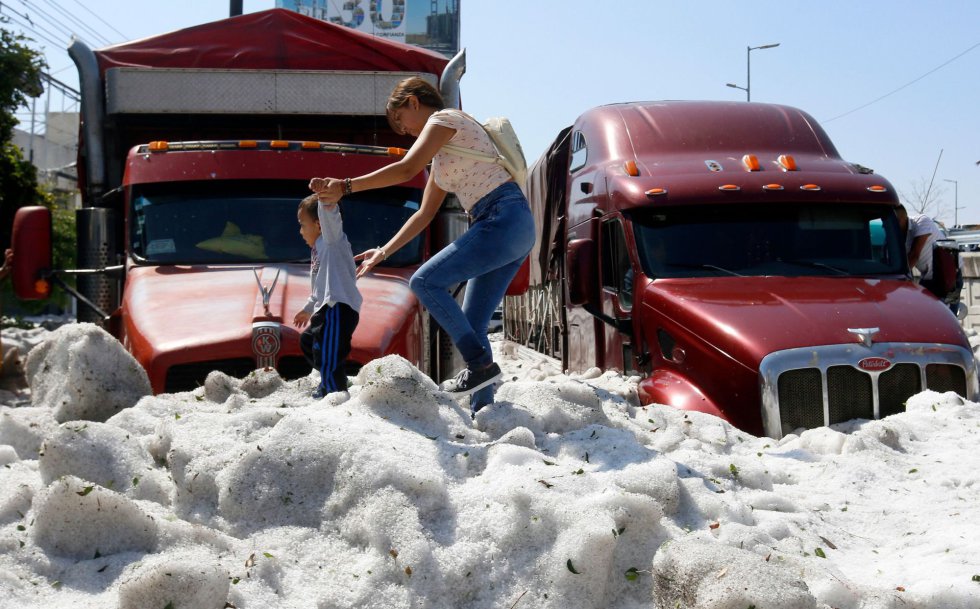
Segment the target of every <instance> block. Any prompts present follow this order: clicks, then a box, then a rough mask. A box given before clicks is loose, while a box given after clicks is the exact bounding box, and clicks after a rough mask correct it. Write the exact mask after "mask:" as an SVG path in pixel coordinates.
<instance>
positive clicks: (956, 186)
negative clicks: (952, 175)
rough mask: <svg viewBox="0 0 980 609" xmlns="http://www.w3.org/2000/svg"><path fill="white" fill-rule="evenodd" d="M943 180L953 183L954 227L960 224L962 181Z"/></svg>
mask: <svg viewBox="0 0 980 609" xmlns="http://www.w3.org/2000/svg"><path fill="white" fill-rule="evenodd" d="M943 182H952V183H953V228H956V227H957V226H959V225H960V221H959V212H960V209H961V208H960V183H959V181H957V180H947V179H945V178H944V179H943Z"/></svg>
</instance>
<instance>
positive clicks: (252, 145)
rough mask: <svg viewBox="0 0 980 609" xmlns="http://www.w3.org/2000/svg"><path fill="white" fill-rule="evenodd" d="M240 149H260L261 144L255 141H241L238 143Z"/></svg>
mask: <svg viewBox="0 0 980 609" xmlns="http://www.w3.org/2000/svg"><path fill="white" fill-rule="evenodd" d="M238 147H239V148H258V147H259V143H258V142H256V141H255V140H240V141H239V142H238Z"/></svg>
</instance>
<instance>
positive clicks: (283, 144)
mask: <svg viewBox="0 0 980 609" xmlns="http://www.w3.org/2000/svg"><path fill="white" fill-rule="evenodd" d="M269 148H276V149H282V148H289V142H287V141H286V140H272V141H271V142H269Z"/></svg>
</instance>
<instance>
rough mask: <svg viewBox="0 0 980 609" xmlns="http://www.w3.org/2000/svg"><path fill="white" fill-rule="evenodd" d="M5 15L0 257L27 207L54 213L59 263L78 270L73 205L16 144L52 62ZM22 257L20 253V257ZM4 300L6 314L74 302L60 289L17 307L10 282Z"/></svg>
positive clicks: (0, 77)
mask: <svg viewBox="0 0 980 609" xmlns="http://www.w3.org/2000/svg"><path fill="white" fill-rule="evenodd" d="M6 22H7V20H6V19H4V18H3V17H0V253H2V252H3V250H5V249H6V248H8V247H10V239H11V235H10V231H11V229H12V228H13V223H14V215H15V214H16V213H17V210H18V209H19V208H21V207H23V206H25V205H44V206H46V207H48V208H50V209H52V238H53V244H52V245H53V252H52V257H53V261H52V262H53V265H54V267H55V268H73V267H74V264H75V216H74V212H71V211H67V210H66V209H67V206H64V205H62V206H58V205H55V197H54V196H53V195H51V194H49V193H47V192H45V190H44V189H43V188H41V187H40V186H39V185H38V182H37V171H36V169H35V168H34V166H33V165H32V164H31V163H30V161H28V160H27V159H25V158H24V154H23V152H22V151H21V150H20V148H18V147H17V146H15V145H14V144H13V142H12V141H11V139H12V137H13V130H14V127H15V126H16V125H17V118H16V116H15V113H16V111H17V109H18V108H20V107H22V106H24V105H25V104H27V103H28V101H29V100H30V98H33V97H38V96H40V95H41V93H43V91H44V88H43V85H42V77H43V73H44V71H45V70H46V69H47V63H46V62H45V61H44V57H43V56H42V55H41V53H40V52H38V51H36V50H34V49H32V48H31V47H29V46H28V43H29V42H31V40H30V39H29V38H27V37H25V36H22V35H20V34H15V33H13V32H11V31H9V30H7V29H6V28H5V27H4V25H5V24H6ZM15 255H16V253H15ZM0 301H2V302H3V303H4V305H5V307H4V308H5V309H6V310H5V311H4V312H5V313H6V314H8V315H9V314H11V313H14V314H21V315H28V314H36V313H40V312H42V311H44V310H45V309H48V308H50V306H49V305H55V306H56V307H59V308H64V307H65V306H67V304H68V302H69V298H68V296H67V295H66V294H64V293H63V292H62V291H61V290H55V291H54V292H53V296H52V298H51V299H49V300H48V301H40V302H30V303H28V302H20V303H15V300H14V297H13V293H12V290H11V286H10V282H9V281H7V282H4V284H3V286H2V293H0Z"/></svg>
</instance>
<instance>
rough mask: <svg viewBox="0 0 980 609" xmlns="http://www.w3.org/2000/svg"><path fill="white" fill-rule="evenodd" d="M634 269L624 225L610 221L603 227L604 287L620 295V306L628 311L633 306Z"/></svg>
mask: <svg viewBox="0 0 980 609" xmlns="http://www.w3.org/2000/svg"><path fill="white" fill-rule="evenodd" d="M633 275H634V273H633V267H632V266H631V265H630V257H629V250H628V249H627V247H626V234H625V232H624V230H623V223H622V222H621V221H619V220H610V221H608V222H604V223H603V225H602V286H603V288H606V289H609V290H613V291H615V292H616V294H618V295H619V304H620V306H621V307H622V308H623V309H624V310H626V311H628V310H630V308H632V306H633Z"/></svg>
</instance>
